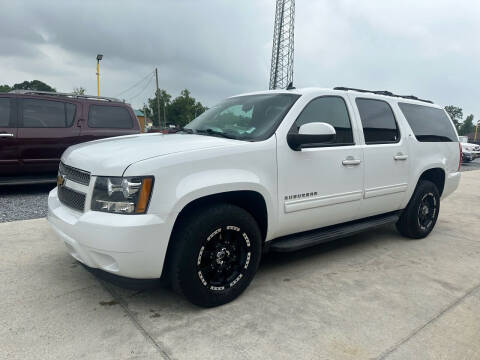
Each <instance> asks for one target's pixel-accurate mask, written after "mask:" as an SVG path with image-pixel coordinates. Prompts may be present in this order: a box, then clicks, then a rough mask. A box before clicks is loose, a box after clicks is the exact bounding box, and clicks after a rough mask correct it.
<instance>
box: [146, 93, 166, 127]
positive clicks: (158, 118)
mask: <svg viewBox="0 0 480 360" xmlns="http://www.w3.org/2000/svg"><path fill="white" fill-rule="evenodd" d="M157 97H158V98H159V100H160V115H159V114H158V103H157ZM171 98H172V95H170V94H169V93H167V91H166V90H163V89H158V92H156V93H155V97H153V98H151V99H148V107H149V109H148V110H147V113H148V116H149V117H150V118H151V119H152V122H153V125H154V126H159V125H161V124H163V123H164V122H165V119H164V113H165V114H166V113H168V106H169V105H170V99H171ZM164 109H165V111H164ZM167 118H168V115H167Z"/></svg>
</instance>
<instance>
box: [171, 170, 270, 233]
mask: <svg viewBox="0 0 480 360" xmlns="http://www.w3.org/2000/svg"><path fill="white" fill-rule="evenodd" d="M230 191H254V192H257V193H259V194H260V195H261V196H262V197H263V199H264V200H265V205H266V208H267V216H268V229H269V230H270V228H271V226H270V225H271V224H272V222H273V219H274V218H275V216H274V206H273V201H272V195H271V194H270V192H269V191H268V189H267V188H266V187H265V186H264V185H263V184H262V183H261V179H260V178H259V177H258V176H257V175H256V174H254V173H252V172H250V171H246V170H241V169H222V170H206V171H201V172H198V173H194V174H190V175H188V176H186V177H185V178H183V179H181V180H180V182H179V183H178V184H177V186H176V189H175V195H176V196H175V197H176V199H177V201H176V204H175V206H174V209H173V216H174V217H175V219H176V217H177V216H178V214H179V213H180V212H181V211H182V209H184V208H185V206H187V205H188V204H189V203H191V202H192V201H195V200H198V199H200V198H203V197H206V196H209V195H215V194H221V193H225V192H230ZM267 238H268V235H267Z"/></svg>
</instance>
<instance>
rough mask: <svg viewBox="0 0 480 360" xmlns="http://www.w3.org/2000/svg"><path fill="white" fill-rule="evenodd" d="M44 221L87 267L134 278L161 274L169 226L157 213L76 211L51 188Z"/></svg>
mask: <svg viewBox="0 0 480 360" xmlns="http://www.w3.org/2000/svg"><path fill="white" fill-rule="evenodd" d="M48 221H49V222H50V225H51V226H52V228H53V230H54V231H55V233H56V234H57V235H58V237H59V238H60V239H61V240H63V241H64V243H65V245H66V246H67V249H68V251H69V253H70V255H72V256H73V257H74V258H75V259H77V260H78V261H80V262H82V263H83V264H85V265H87V266H88V267H91V268H96V269H101V270H104V271H107V272H109V273H112V274H115V275H119V276H124V277H128V278H135V279H155V278H159V277H160V276H161V274H162V269H163V263H164V259H165V255H166V253H167V246H168V241H169V238H170V231H171V226H169V225H168V224H167V223H166V222H165V221H164V220H163V219H162V218H160V217H159V216H157V215H154V214H146V215H121V214H108V213H102V212H98V211H90V210H87V211H85V212H78V211H75V210H72V209H70V208H68V207H66V206H65V205H63V204H62V203H61V202H60V200H59V199H58V195H57V189H56V188H55V189H53V190H52V191H51V192H50V194H49V196H48Z"/></svg>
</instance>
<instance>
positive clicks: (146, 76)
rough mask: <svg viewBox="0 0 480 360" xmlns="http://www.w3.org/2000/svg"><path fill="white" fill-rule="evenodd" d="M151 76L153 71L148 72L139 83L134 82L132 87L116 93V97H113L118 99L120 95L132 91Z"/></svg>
mask: <svg viewBox="0 0 480 360" xmlns="http://www.w3.org/2000/svg"><path fill="white" fill-rule="evenodd" d="M151 75H153V71H151V72H149V73H148V74H147V75H145V76H144V77H143V78H142V79H141V80H140V81H138V82H136V83H135V84H133V85H132V86H130V87H129V88H127V89H126V90H123V91H122V92H120V93H118V94H117V95H115V97H119V96H120V95H122V94H125V93H126V92H127V91H130V90H132V89H133V88H135V87H136V86H138V85H140V84H141V83H142V82H144V81H145V79H147V78H148V77H149V76H151Z"/></svg>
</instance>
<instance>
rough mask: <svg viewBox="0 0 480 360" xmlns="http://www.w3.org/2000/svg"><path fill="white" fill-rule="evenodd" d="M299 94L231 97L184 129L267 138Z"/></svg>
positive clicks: (229, 135) (205, 132)
mask: <svg viewBox="0 0 480 360" xmlns="http://www.w3.org/2000/svg"><path fill="white" fill-rule="evenodd" d="M299 97H300V95H295V94H262V95H247V96H238V97H233V98H229V99H226V100H224V101H222V102H221V103H220V104H218V105H216V106H214V107H213V108H211V109H208V110H207V111H206V112H204V113H203V114H202V115H200V116H199V117H197V118H195V119H193V120H192V121H191V122H190V123H189V124H188V125H187V126H185V128H184V129H185V130H189V131H190V132H193V133H198V134H202V135H211V136H222V137H228V138H232V139H238V140H248V141H258V140H265V139H267V138H268V137H270V136H271V135H272V134H273V133H274V131H275V130H276V128H277V126H278V124H280V122H281V121H282V119H283V117H284V116H285V115H286V114H287V112H288V110H290V108H291V107H292V105H293V104H294V103H295V101H296V100H297V99H298V98H299Z"/></svg>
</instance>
